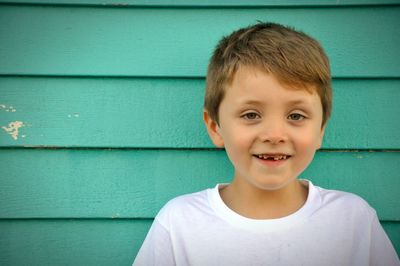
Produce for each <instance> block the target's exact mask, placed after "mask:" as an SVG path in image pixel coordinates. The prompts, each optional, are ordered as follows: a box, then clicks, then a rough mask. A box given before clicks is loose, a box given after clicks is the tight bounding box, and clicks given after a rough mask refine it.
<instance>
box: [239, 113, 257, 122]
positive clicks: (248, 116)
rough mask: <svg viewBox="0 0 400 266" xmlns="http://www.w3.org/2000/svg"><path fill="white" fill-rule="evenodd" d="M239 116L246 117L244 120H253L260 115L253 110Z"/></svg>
mask: <svg viewBox="0 0 400 266" xmlns="http://www.w3.org/2000/svg"><path fill="white" fill-rule="evenodd" d="M241 117H242V118H244V119H246V120H255V119H259V118H260V116H259V115H258V114H257V113H255V112H249V113H245V114H243V115H242V116H241Z"/></svg>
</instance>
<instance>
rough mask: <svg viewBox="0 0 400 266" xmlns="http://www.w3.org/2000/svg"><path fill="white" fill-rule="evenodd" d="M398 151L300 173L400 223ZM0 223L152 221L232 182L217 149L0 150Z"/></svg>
mask: <svg viewBox="0 0 400 266" xmlns="http://www.w3.org/2000/svg"><path fill="white" fill-rule="evenodd" d="M399 159H400V152H319V153H317V155H316V158H315V161H314V162H313V163H312V165H311V166H310V167H309V168H308V169H307V170H306V171H305V172H304V173H303V174H302V175H301V177H302V178H307V179H310V180H312V181H313V182H314V183H315V184H316V185H319V186H321V187H325V188H330V189H339V190H344V191H349V192H354V193H356V194H358V195H360V196H362V197H363V198H364V199H366V200H367V201H368V202H369V203H370V204H371V206H373V207H374V208H376V210H377V212H378V215H379V217H380V219H382V220H390V221H400V210H399V208H398V202H399V195H400V191H399V189H400V178H399V173H400V165H399ZM0 169H1V176H2V178H1V179H0V187H1V188H2V189H1V191H0V202H1V205H0V218H76V217H78V218H113V217H122V218H152V217H154V215H155V214H156V213H157V211H158V210H159V209H160V208H161V207H162V206H163V205H164V204H165V203H166V202H167V201H168V200H169V199H171V198H173V197H175V196H177V195H181V194H185V193H190V192H195V191H199V190H202V189H205V188H208V187H214V186H215V184H216V183H223V182H229V181H230V179H231V176H232V168H231V165H230V163H229V161H228V159H227V158H226V155H225V152H224V151H216V150H214V151H213V150H192V151H187V150H106V149H105V150H100V149H99V150H59V149H55V150H41V149H2V150H0Z"/></svg>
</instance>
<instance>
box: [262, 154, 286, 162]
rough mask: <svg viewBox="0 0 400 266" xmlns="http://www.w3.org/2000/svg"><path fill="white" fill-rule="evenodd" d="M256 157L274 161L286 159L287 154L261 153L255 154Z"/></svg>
mask: <svg viewBox="0 0 400 266" xmlns="http://www.w3.org/2000/svg"><path fill="white" fill-rule="evenodd" d="M257 157H258V158H260V159H264V160H268V159H271V160H274V161H278V160H286V158H287V156H286V155H277V156H269V155H263V154H259V155H257Z"/></svg>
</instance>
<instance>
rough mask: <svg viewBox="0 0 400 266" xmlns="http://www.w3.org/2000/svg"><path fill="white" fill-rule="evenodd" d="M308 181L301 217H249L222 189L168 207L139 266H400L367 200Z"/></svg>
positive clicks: (139, 257) (149, 237) (147, 242)
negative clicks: (236, 208) (233, 207)
mask: <svg viewBox="0 0 400 266" xmlns="http://www.w3.org/2000/svg"><path fill="white" fill-rule="evenodd" d="M302 182H308V187H309V193H308V197H307V201H306V203H305V204H304V206H303V207H302V208H300V209H299V210H298V211H296V212H295V213H293V214H291V215H289V216H286V217H283V218H279V219H269V220H256V219H249V218H246V217H243V216H241V215H239V214H237V213H235V212H234V211H232V210H231V209H229V208H228V207H227V206H226V205H225V203H224V202H223V201H222V199H221V197H220V194H219V188H220V187H221V186H223V185H217V186H216V187H215V188H213V189H207V190H204V191H200V192H197V193H193V194H189V195H184V196H180V197H177V198H175V199H173V200H171V201H170V202H168V203H167V204H166V205H165V206H164V207H163V208H162V210H161V211H160V212H159V214H158V215H157V217H156V218H155V220H154V222H153V225H152V227H151V229H150V231H149V233H148V235H147V237H146V239H145V241H144V243H143V245H142V247H141V249H140V251H139V253H138V255H137V257H136V259H135V262H134V265H146V266H147V265H163V266H164V265H185V266H186V265H201V266H204V265H207V266H208V265H218V266H225V265H246V266H247V265H274V266H275V265H285V266H288V265H318V266H322V265H335V266H338V265H340V266H344V265H357V266H358V265H385V266H391V265H396V266H398V265H400V262H399V258H398V256H397V254H396V251H395V250H394V248H393V246H392V244H391V242H390V240H389V239H388V237H387V235H386V234H385V232H384V231H383V229H382V227H381V225H380V223H379V220H378V218H377V215H376V212H375V210H374V209H372V208H371V207H370V206H369V205H368V204H367V203H366V202H365V201H364V200H363V199H361V198H360V197H358V196H356V195H354V194H351V193H346V192H340V191H334V190H326V189H322V188H320V187H317V186H314V185H313V184H312V183H311V182H310V181H302Z"/></svg>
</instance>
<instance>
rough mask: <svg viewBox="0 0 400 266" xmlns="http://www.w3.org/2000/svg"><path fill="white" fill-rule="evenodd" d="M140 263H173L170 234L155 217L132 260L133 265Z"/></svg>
mask: <svg viewBox="0 0 400 266" xmlns="http://www.w3.org/2000/svg"><path fill="white" fill-rule="evenodd" d="M142 265H146V266H150V265H163V266H164V265H165V266H169V265H175V259H174V255H173V250H172V244H171V238H170V234H169V232H168V230H167V229H166V228H165V227H164V226H163V225H162V224H161V223H160V222H159V221H158V220H157V218H156V219H155V220H154V222H153V224H152V226H151V228H150V230H149V232H148V233H147V236H146V238H145V240H144V242H143V245H142V247H141V248H140V250H139V252H138V254H137V256H136V258H135V261H134V262H133V266H142Z"/></svg>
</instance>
